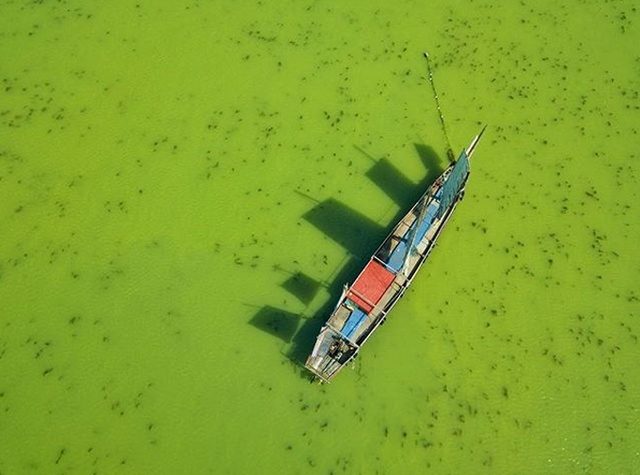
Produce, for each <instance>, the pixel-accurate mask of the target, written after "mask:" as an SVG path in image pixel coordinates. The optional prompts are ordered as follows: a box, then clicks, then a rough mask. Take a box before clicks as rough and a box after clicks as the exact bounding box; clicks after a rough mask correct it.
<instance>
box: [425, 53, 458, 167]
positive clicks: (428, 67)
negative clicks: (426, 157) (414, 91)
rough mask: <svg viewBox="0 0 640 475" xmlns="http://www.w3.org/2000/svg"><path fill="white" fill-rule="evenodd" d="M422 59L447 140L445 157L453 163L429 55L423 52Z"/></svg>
mask: <svg viewBox="0 0 640 475" xmlns="http://www.w3.org/2000/svg"><path fill="white" fill-rule="evenodd" d="M424 57H425V59H426V60H427V72H428V73H429V84H431V90H432V91H433V98H434V99H435V101H436V109H438V116H439V117H440V125H442V133H443V134H444V138H445V139H446V140H447V147H448V149H447V157H448V158H449V161H450V162H454V161H455V155H454V154H453V147H452V146H451V140H449V134H447V127H446V125H445V123H444V114H443V113H442V109H441V108H440V98H439V97H438V91H437V90H436V84H435V82H434V81H433V71H432V69H431V61H429V53H427V52H426V51H425V52H424Z"/></svg>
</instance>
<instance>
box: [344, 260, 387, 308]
mask: <svg viewBox="0 0 640 475" xmlns="http://www.w3.org/2000/svg"><path fill="white" fill-rule="evenodd" d="M394 278H395V274H394V273H393V272H390V271H388V270H387V268H386V267H385V266H383V265H382V264H380V263H378V262H376V261H374V260H371V261H369V263H368V264H367V266H366V267H365V268H364V271H363V272H362V274H360V277H358V279H357V280H356V281H355V282H354V283H353V285H352V286H351V290H352V291H351V292H349V295H348V297H349V299H351V300H353V301H354V302H355V303H356V304H357V305H358V306H359V307H360V308H362V309H363V310H364V311H365V312H367V313H369V312H371V310H373V306H374V305H375V304H377V303H378V301H379V300H380V299H381V298H382V296H383V295H384V293H385V292H386V290H387V289H388V288H389V286H390V285H391V282H393V279H394ZM353 291H355V292H353Z"/></svg>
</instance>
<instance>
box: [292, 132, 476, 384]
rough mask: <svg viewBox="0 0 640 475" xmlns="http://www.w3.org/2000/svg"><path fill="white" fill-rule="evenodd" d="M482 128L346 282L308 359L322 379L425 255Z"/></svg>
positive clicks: (458, 190) (457, 193)
mask: <svg viewBox="0 0 640 475" xmlns="http://www.w3.org/2000/svg"><path fill="white" fill-rule="evenodd" d="M484 130H485V129H484V128H483V129H482V130H481V131H480V133H479V134H478V135H476V136H475V137H474V138H473V140H472V141H471V144H470V145H469V146H468V147H467V148H466V149H464V150H463V151H462V152H461V153H460V156H459V158H458V159H457V160H456V161H454V162H453V163H451V164H450V165H449V167H447V169H446V170H445V171H444V172H443V173H442V175H440V176H439V177H438V178H437V179H436V180H435V182H434V183H433V184H432V185H431V186H429V188H427V190H426V191H425V193H424V194H423V195H422V196H421V197H420V199H419V200H418V201H417V202H416V204H415V205H414V206H413V207H412V208H411V210H410V211H409V212H408V213H407V214H406V215H405V216H404V218H402V219H401V220H400V222H399V223H398V224H396V226H395V227H394V228H393V231H391V233H390V234H389V236H387V238H386V239H385V240H384V242H383V243H382V245H381V246H380V247H379V248H378V249H377V250H376V252H375V253H374V254H373V256H372V257H371V259H370V260H369V261H368V263H367V265H366V266H365V267H364V269H362V271H361V272H360V274H359V275H358V277H357V278H356V280H355V281H354V282H353V284H351V285H350V286H345V288H344V290H343V292H342V296H341V297H340V300H339V301H338V304H337V305H336V307H335V309H334V310H333V313H332V314H331V316H330V317H329V319H328V320H327V322H326V324H325V325H324V326H323V327H322V329H321V330H320V333H319V334H318V337H317V340H316V343H315V346H314V347H313V351H312V352H311V355H309V357H308V358H307V361H306V364H305V366H306V367H307V368H308V369H309V370H310V371H311V372H312V373H313V374H314V375H316V376H317V377H318V378H320V380H321V381H324V382H328V381H330V380H331V379H332V378H333V377H334V376H335V375H336V374H338V372H339V371H340V370H341V369H342V368H344V367H345V366H346V365H347V364H348V363H349V362H350V361H352V360H353V358H355V357H356V355H357V354H358V352H359V351H360V348H362V345H364V343H365V342H366V341H367V340H368V339H369V337H370V336H371V335H372V334H373V332H374V331H375V330H376V329H377V328H378V327H379V326H380V325H381V324H382V323H383V322H384V321H385V319H386V318H387V315H388V314H389V312H390V311H391V309H392V308H393V306H394V305H395V304H396V302H398V300H399V299H400V297H402V295H403V294H404V292H405V291H406V290H407V288H408V287H409V285H410V284H411V282H412V281H413V279H414V277H415V276H416V273H417V272H418V270H419V269H420V267H421V266H422V264H424V262H425V261H426V259H427V257H428V256H429V253H430V252H431V251H432V250H433V248H434V246H435V244H436V240H437V239H438V236H439V235H440V233H441V232H442V230H443V229H444V226H445V224H446V223H447V221H448V220H449V218H450V217H451V214H452V213H453V211H454V210H455V208H456V206H457V205H458V203H459V202H460V200H461V199H462V197H463V195H464V190H465V186H466V184H467V180H468V179H469V171H470V168H469V159H470V158H471V156H472V155H473V152H474V150H475V148H476V146H477V145H478V142H479V141H480V138H481V137H482V134H483V132H484Z"/></svg>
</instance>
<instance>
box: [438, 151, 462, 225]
mask: <svg viewBox="0 0 640 475" xmlns="http://www.w3.org/2000/svg"><path fill="white" fill-rule="evenodd" d="M468 174H469V157H468V156H467V152H466V151H464V150H463V151H462V153H461V154H460V158H458V161H457V162H456V164H455V165H454V166H453V170H451V173H449V176H448V177H447V179H446V181H445V182H444V185H442V189H441V193H440V209H439V210H438V218H441V217H442V215H443V214H444V213H446V212H447V210H448V209H449V206H451V203H453V200H454V199H455V197H456V195H457V194H458V193H459V192H460V188H462V185H463V184H464V181H465V179H466V178H467V175H468Z"/></svg>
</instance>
